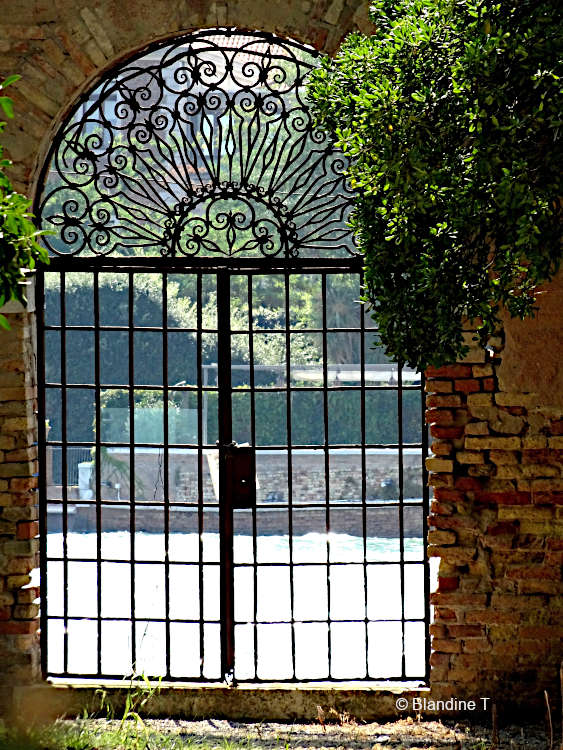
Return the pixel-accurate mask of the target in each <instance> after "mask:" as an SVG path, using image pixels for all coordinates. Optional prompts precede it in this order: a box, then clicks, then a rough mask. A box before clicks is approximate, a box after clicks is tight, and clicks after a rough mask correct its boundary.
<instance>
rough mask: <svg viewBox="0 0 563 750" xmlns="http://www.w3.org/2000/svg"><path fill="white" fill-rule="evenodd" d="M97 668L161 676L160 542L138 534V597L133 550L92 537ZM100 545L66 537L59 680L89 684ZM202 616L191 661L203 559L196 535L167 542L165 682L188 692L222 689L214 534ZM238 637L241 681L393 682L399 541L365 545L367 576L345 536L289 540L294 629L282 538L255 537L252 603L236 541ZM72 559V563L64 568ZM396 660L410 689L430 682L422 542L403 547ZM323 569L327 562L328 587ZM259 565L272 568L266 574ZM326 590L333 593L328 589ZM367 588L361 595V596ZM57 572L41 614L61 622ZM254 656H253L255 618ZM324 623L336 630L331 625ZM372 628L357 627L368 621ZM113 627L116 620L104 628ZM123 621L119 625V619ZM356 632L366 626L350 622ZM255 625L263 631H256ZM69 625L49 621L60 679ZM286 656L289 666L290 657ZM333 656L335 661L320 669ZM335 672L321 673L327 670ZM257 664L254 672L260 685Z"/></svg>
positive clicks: (51, 548)
mask: <svg viewBox="0 0 563 750" xmlns="http://www.w3.org/2000/svg"><path fill="white" fill-rule="evenodd" d="M100 541H101V557H102V559H103V560H104V562H102V563H101V575H100V579H101V590H100V596H99V599H100V610H101V616H102V618H105V619H104V620H103V621H102V626H101V667H102V673H104V674H106V675H112V676H121V675H127V674H130V673H131V671H132V669H133V662H134V661H135V664H134V667H135V670H136V672H137V673H145V674H147V675H151V676H158V675H163V674H165V673H166V645H165V644H166V629H165V624H164V622H151V619H158V618H163V619H164V618H165V616H166V587H165V566H164V563H163V562H162V561H163V560H164V553H165V547H164V544H165V538H164V535H163V534H151V533H145V532H139V533H136V534H135V535H134V539H133V545H134V557H135V560H136V562H135V565H134V574H135V584H134V591H133V596H132V595H131V594H132V589H131V564H130V562H129V560H130V559H131V545H132V540H131V537H130V535H129V533H128V532H125V531H120V532H104V533H102V534H101V535H100ZM96 548H97V535H96V534H95V533H69V534H68V535H67V556H68V558H69V561H68V579H67V591H68V617H69V620H68V630H67V637H68V671H69V672H70V673H74V674H83V675H84V676H86V677H87V676H88V675H92V674H94V673H95V672H96V671H97V646H98V626H97V622H96V620H95V619H94V620H92V619H88V618H96V617H97V615H98V566H97V562H96ZM201 551H202V560H203V567H202V574H203V587H202V597H201V600H202V603H203V619H204V621H205V624H204V628H203V654H201V653H200V626H199V624H198V622H195V623H193V622H179V620H184V621H185V620H199V617H200V592H199V575H200V570H199V554H200V538H199V535H197V534H194V533H187V534H170V537H169V560H170V565H169V584H170V585H169V590H170V594H169V597H170V598H169V615H170V618H171V619H172V620H178V622H171V624H170V671H171V675H172V677H175V678H179V679H186V680H189V679H191V678H195V677H198V676H199V675H200V665H202V669H203V676H204V677H205V678H208V679H210V680H215V679H219V678H220V640H219V637H220V631H219V624H218V621H219V616H220V599H219V566H218V561H219V535H218V534H213V533H207V534H205V533H204V534H203V535H202V537H201ZM47 553H48V556H49V557H50V558H53V557H62V554H63V535H62V534H61V533H50V534H48V536H47ZM234 557H235V565H236V566H237V567H236V568H235V620H236V621H237V622H238V623H239V624H237V625H236V626H235V638H236V643H235V646H236V665H235V677H236V678H237V679H241V680H244V679H248V680H252V679H253V678H254V677H255V674H257V676H258V678H259V679H265V680H282V679H290V678H291V677H292V676H293V666H295V676H296V678H297V679H302V680H322V679H323V678H326V677H328V676H329V673H330V676H331V677H333V678H336V679H342V680H346V679H352V678H358V677H362V678H366V679H384V678H394V677H400V674H401V662H402V651H403V637H402V627H401V622H400V620H401V613H402V606H401V575H400V565H399V562H400V547H399V540H398V539H395V538H391V539H390V538H378V537H371V538H368V539H367V544H366V551H365V559H366V561H367V566H366V568H365V573H364V564H363V561H364V545H363V540H362V539H361V538H358V537H354V536H350V535H347V534H329V535H326V534H321V533H309V534H305V535H302V536H295V537H294V538H293V547H292V562H293V563H294V564H296V565H295V566H294V567H293V587H294V591H293V596H294V599H293V614H294V620H295V624H294V626H293V633H292V626H291V624H289V621H290V620H291V592H290V577H289V576H290V567H289V562H290V549H289V537H288V536H287V535H277V536H259V537H258V538H257V540H256V562H257V572H256V590H257V597H256V604H255V587H254V566H253V564H252V563H253V562H254V549H253V540H252V537H251V536H242V535H241V536H235V537H234ZM73 558H80V561H76V560H73ZM404 559H405V562H406V563H407V564H406V565H405V573H404V615H405V618H406V619H408V620H413V621H412V622H407V623H405V632H404V649H405V664H406V675H407V678H408V679H417V678H422V677H423V675H424V672H425V664H424V661H425V648H424V643H425V639H424V635H425V626H424V622H423V618H424V566H423V541H422V539H420V538H407V539H405V541H404ZM327 560H328V561H329V563H330V564H329V565H328V571H329V574H328V576H327ZM265 563H268V565H265ZM327 578H328V585H327ZM366 584H367V585H366ZM63 597H64V568H63V562H62V561H57V560H50V561H49V563H48V605H47V606H48V608H47V611H48V615H49V616H51V617H56V616H60V615H63V614H64V598H63ZM133 606H134V613H135V618H136V623H135V633H136V650H137V653H136V660H134V658H133V655H132V651H131V650H132V626H131V623H130V622H129V621H128V620H129V618H130V616H131V613H132V607H133ZM255 607H256V614H257V619H258V623H259V624H258V626H257V628H256V639H257V653H256V657H255V648H254V638H255V633H254V630H255V626H254V625H253V624H252V621H253V620H254V610H255ZM329 611H330V618H331V624H330V628H329V627H328V626H327V623H326V620H327V618H328V615H329ZM366 617H367V619H368V622H367V624H366V622H365V618H366ZM112 618H116V619H112ZM119 618H122V619H119ZM351 620H361V622H351ZM261 623H262V624H261ZM63 634H64V620H63V619H52V620H49V626H48V669H49V672H50V673H51V674H56V673H57V672H62V671H63V668H64V657H63V653H64V649H63V642H64V635H63ZM292 638H293V639H294V644H295V664H293V658H292ZM329 652H330V660H329ZM329 661H330V663H329ZM255 662H256V668H257V671H256V673H255Z"/></svg>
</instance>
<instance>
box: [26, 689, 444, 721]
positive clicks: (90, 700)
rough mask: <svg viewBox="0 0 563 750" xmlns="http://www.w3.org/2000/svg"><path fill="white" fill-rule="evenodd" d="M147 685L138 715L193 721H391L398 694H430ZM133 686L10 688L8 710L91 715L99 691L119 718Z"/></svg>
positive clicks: (42, 716)
mask: <svg viewBox="0 0 563 750" xmlns="http://www.w3.org/2000/svg"><path fill="white" fill-rule="evenodd" d="M150 684H151V686H154V687H155V688H156V687H157V686H159V689H158V691H155V694H154V695H153V696H152V697H151V698H150V700H149V701H148V702H147V704H146V706H145V707H144V709H143V715H144V716H147V717H151V718H182V719H195V720H198V719H206V718H210V717H213V718H224V719H231V720H233V721H280V722H293V721H302V722H308V721H318V717H319V707H320V709H321V715H322V716H324V717H325V718H326V720H327V721H338V719H339V717H343V716H349V717H353V718H354V719H356V720H357V721H361V722H367V721H376V720H380V719H396V718H399V717H401V716H403V717H404V716H405V715H406V714H407V713H410V712H405V711H400V710H398V709H397V706H396V701H397V699H398V698H399V697H406V698H412V697H415V696H422V695H424V696H427V697H428V696H429V695H430V689H429V688H428V687H420V686H418V685H417V683H412V682H411V683H396V682H395V683H386V682H371V681H370V682H358V683H353V684H352V683H350V682H338V683H329V682H318V683H290V684H287V683H275V682H271V683H244V684H240V685H237V686H236V687H230V686H227V685H225V684H224V683H180V682H161V683H160V685H159V683H158V682H152V683H150ZM141 687H142V683H141ZM135 689H136V685H135V684H133V687H131V682H130V681H129V680H111V681H110V680H95V679H80V680H73V681H72V682H70V681H68V680H65V681H63V680H52V681H49V682H44V683H41V684H38V685H28V686H21V687H15V688H13V708H14V711H15V713H16V715H17V714H20V715H25V714H27V715H30V713H31V715H33V716H36V717H37V720H39V721H50V720H53V719H55V718H57V717H66V718H70V717H75V716H81V715H84V712H86V713H87V714H89V715H93V714H96V713H99V712H100V702H101V696H102V693H103V695H104V698H105V700H106V701H107V699H109V700H111V704H112V706H113V709H114V712H115V716H117V717H120V716H121V715H122V713H123V709H124V706H125V699H126V696H127V693H128V691H130V690H133V691H135ZM409 703H410V701H409ZM102 715H105V712H102Z"/></svg>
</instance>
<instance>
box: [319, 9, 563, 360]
mask: <svg viewBox="0 0 563 750" xmlns="http://www.w3.org/2000/svg"><path fill="white" fill-rule="evenodd" d="M371 17H372V20H373V22H374V24H375V25H376V31H375V33H374V35H373V36H371V37H366V36H363V35H360V34H352V35H350V36H349V37H347V39H346V40H345V41H344V43H343V44H342V47H341V49H340V50H339V52H338V53H337V55H336V57H335V58H334V59H325V60H324V62H323V65H322V67H321V68H320V69H318V70H316V71H314V72H313V73H312V76H311V82H310V86H309V97H310V100H311V102H312V106H313V110H314V113H315V116H316V118H317V122H318V124H320V125H321V126H322V127H324V128H326V129H328V130H329V131H331V132H332V133H333V134H335V136H336V139H337V145H338V146H339V147H340V148H341V149H342V150H343V151H344V152H345V153H346V154H348V155H349V156H351V157H352V159H353V165H352V167H351V168H350V170H349V177H350V180H351V182H352V185H353V186H354V187H355V188H356V190H357V197H356V204H355V212H354V215H353V220H352V221H353V229H354V231H355V233H356V235H357V239H358V241H359V246H360V249H361V250H362V252H363V253H364V254H365V263H366V288H365V301H366V302H368V303H369V305H370V306H371V307H372V308H373V316H374V318H375V319H376V321H377V322H378V325H379V329H380V335H381V340H382V342H383V344H384V345H385V347H386V350H387V353H388V354H390V355H392V356H394V357H397V358H399V359H400V360H403V361H406V362H408V363H409V364H410V365H412V366H413V367H417V368H418V369H423V368H425V367H426V366H428V365H429V364H434V365H439V364H442V363H445V362H448V361H453V360H454V359H456V358H457V357H458V356H460V355H462V354H463V353H464V352H465V351H466V347H464V345H463V339H462V331H461V321H462V318H463V316H467V317H468V318H470V319H474V320H479V319H481V321H482V323H480V329H479V333H480V337H481V340H482V341H485V340H486V338H487V336H488V335H490V334H491V332H492V331H493V330H494V329H495V327H496V326H497V325H498V312H499V308H500V306H501V305H504V306H505V307H506V308H507V309H508V311H509V312H510V314H511V315H513V316H519V317H525V316H527V315H530V314H533V310H534V304H535V292H536V288H537V285H538V284H539V283H540V282H542V281H544V280H548V279H550V278H551V277H552V276H553V275H554V274H555V272H556V271H557V269H558V267H559V264H560V259H561V244H560V218H561V208H562V203H561V196H562V190H561V178H560V170H561V161H562V160H561V136H562V133H561V111H562V97H561V79H560V76H561V46H562V39H563V34H562V22H561V9H560V6H559V4H558V3H556V2H555V0H520V1H519V2H518V3H516V2H498V3H494V2H489V1H488V0H375V2H373V4H372V5H371Z"/></svg>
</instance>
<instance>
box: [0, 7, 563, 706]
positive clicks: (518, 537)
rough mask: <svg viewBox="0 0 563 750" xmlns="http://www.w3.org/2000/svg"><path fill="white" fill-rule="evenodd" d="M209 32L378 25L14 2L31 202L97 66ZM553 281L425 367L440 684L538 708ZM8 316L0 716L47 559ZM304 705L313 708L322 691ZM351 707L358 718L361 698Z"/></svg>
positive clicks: (561, 448) (550, 597) (28, 655)
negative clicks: (456, 352) (447, 358)
mask: <svg viewBox="0 0 563 750" xmlns="http://www.w3.org/2000/svg"><path fill="white" fill-rule="evenodd" d="M214 26H238V27H240V28H248V29H263V30H267V31H271V32H275V33H277V34H279V35H281V36H289V37H292V38H295V39H298V40H300V41H302V42H305V43H310V44H312V45H314V46H315V47H317V48H318V49H320V50H323V51H325V52H328V53H330V52H332V51H334V50H335V49H336V48H337V46H338V43H339V42H340V40H341V38H342V37H343V36H344V35H345V33H347V32H348V31H350V30H352V29H354V28H360V29H362V30H366V31H369V29H370V26H369V22H368V19H367V3H366V2H364V1H363V0H232V1H229V2H219V1H218V0H134V2H132V3H128V4H125V2H123V0H119V1H118V0H98V1H97V2H93V3H90V4H89V5H84V6H77V5H76V4H75V3H74V2H71V0H20V1H19V2H17V3H12V4H5V7H3V9H2V15H1V18H0V77H4V76H6V75H8V74H11V73H20V74H22V76H23V77H22V80H21V81H19V82H18V83H17V84H16V85H15V86H13V87H12V89H11V95H12V96H13V98H14V101H15V105H16V112H17V117H16V120H15V121H13V122H10V124H9V127H8V129H7V131H6V134H5V136H4V138H3V142H4V143H5V145H6V147H7V151H8V153H9V155H10V156H11V158H12V159H13V161H14V166H13V168H12V169H11V176H12V179H13V180H14V182H15V184H16V187H17V188H18V189H19V190H21V191H22V192H25V193H27V194H28V195H29V196H30V197H33V194H34V191H35V189H36V187H37V185H36V181H37V179H38V173H39V170H40V167H41V165H42V163H43V160H44V158H45V154H46V152H47V149H48V146H49V143H50V141H51V139H52V137H53V134H54V133H55V132H56V129H57V127H58V125H59V124H60V122H61V121H62V120H63V119H64V116H65V113H66V112H67V111H68V109H69V108H70V106H71V105H72V103H73V102H74V101H75V99H76V97H77V96H78V95H79V94H80V92H81V91H83V90H84V89H85V88H87V87H88V86H90V85H91V84H92V82H93V81H95V80H96V78H97V77H98V76H99V75H100V74H101V73H102V72H104V71H106V70H107V69H109V68H111V67H112V66H113V65H114V64H115V63H116V62H118V61H119V60H120V59H123V58H124V57H127V56H128V55H129V54H131V53H132V52H134V51H136V50H139V49H141V48H143V47H144V46H145V45H147V44H149V43H151V42H153V41H155V40H158V39H162V38H166V37H171V36H174V35H177V34H180V33H182V32H189V31H191V30H194V29H199V28H206V27H214ZM560 286H561V285H560V284H559V285H557V284H555V285H552V287H548V289H547V293H546V295H545V300H546V301H545V302H544V303H543V305H542V309H543V310H544V312H543V313H542V312H540V315H539V316H538V318H537V319H536V321H535V322H534V323H526V324H521V323H514V322H511V323H507V327H506V345H505V347H504V349H503V348H502V346H503V342H502V340H501V339H499V340H498V341H493V342H491V343H492V348H491V352H490V353H489V354H486V353H485V352H484V351H483V350H480V349H477V348H474V349H473V350H472V353H471V355H470V357H469V358H468V359H467V360H466V361H465V362H464V363H462V364H461V365H460V366H454V367H451V368H444V369H443V370H441V371H437V372H430V373H429V380H428V384H427V390H428V391H429V399H428V406H429V413H428V421H429V423H430V425H431V433H432V436H433V439H434V443H433V451H434V454H435V457H434V458H431V459H430V462H429V469H430V472H431V476H430V484H431V485H432V486H433V487H434V492H435V499H434V502H433V507H432V515H431V526H432V528H433V530H432V531H431V532H430V539H429V541H430V545H431V546H430V553H431V555H433V556H437V557H440V558H441V563H440V573H439V590H438V592H436V594H434V604H435V605H436V619H435V623H434V624H433V626H432V634H433V637H434V644H433V648H434V652H433V654H432V659H431V664H432V673H431V687H432V691H433V695H436V696H448V695H455V696H458V697H463V696H465V697H469V698H478V697H479V696H489V697H492V698H495V697H497V699H498V700H499V702H502V701H504V702H505V703H506V705H508V706H512V707H514V706H521V707H522V708H526V707H529V706H530V705H532V704H534V703H535V705H538V704H539V703H540V702H541V700H543V697H542V691H543V689H544V688H547V689H549V691H550V694H551V696H552V700H553V701H554V702H555V701H556V699H557V696H558V665H559V662H560V660H561V657H562V651H561V640H562V636H563V628H562V626H561V612H562V607H563V596H562V594H563V592H562V587H561V565H562V562H563V514H562V502H563V500H562V498H563V437H562V433H563V407H562V404H563V395H562V393H561V383H562V382H563V381H562V373H563V364H562V363H561V357H560V356H557V352H561V351H563V334H562V329H563V327H562V326H561V318H562V311H561V305H560V297H561V295H560V291H559V290H560ZM6 312H8V315H9V318H10V320H11V322H12V330H11V331H10V332H4V331H0V672H1V673H2V677H1V678H0V712H1V711H2V703H3V702H4V704H5V706H6V705H7V703H8V702H9V700H10V699H11V691H10V690H9V688H13V687H14V686H17V685H22V684H25V683H28V684H29V683H33V682H34V681H37V680H38V679H39V670H38V664H39V659H38V657H39V646H38V639H37V627H38V624H37V620H36V614H37V605H36V604H34V603H33V600H34V596H35V594H36V593H37V592H36V591H35V590H34V589H33V588H30V587H29V579H28V575H27V574H28V573H29V570H30V568H31V567H33V566H34V565H35V562H36V554H37V549H36V548H37V540H34V539H33V538H32V537H33V536H34V535H35V533H36V526H35V521H36V519H37V507H36V492H35V486H36V482H37V478H36V463H35V459H36V440H37V430H36V420H35V416H34V410H35V406H36V405H35V396H36V393H35V372H34V340H33V337H34V310H33V306H32V305H31V306H30V307H29V308H28V309H27V310H23V309H20V308H17V309H16V308H15V307H14V308H13V309H10V310H8V311H6ZM468 337H469V338H471V334H470V333H469V332H468ZM545 359H547V361H548V365H549V366H548V367H544V366H543V360H545ZM342 695H344V693H342ZM218 700H219V701H220V700H222V698H221V696H219V697H218ZM311 700H312V701H313V703H311ZM311 700H310V701H309V703H310V704H311V705H313V704H315V705H316V702H319V700H321V699H320V698H319V697H315V698H314V699H313V698H312V699H311ZM331 700H332V699H331ZM370 700H371V699H370ZM299 701H301V699H299V700H298V701H297V703H299ZM327 701H328V699H327ZM290 702H291V701H290ZM297 703H295V701H294V703H293V704H292V705H294V706H295V705H297ZM364 704H365V702H364ZM364 704H362V705H364ZM393 704H394V701H391V702H390V701H389V700H388V701H387V702H386V703H385V704H383V703H382V704H379V705H380V713H381V712H382V713H384V714H385V713H386V714H389V712H392V711H393V708H392V706H393ZM554 704H555V703H554ZM247 705H248V704H247ZM279 705H280V706H281V704H279ZM299 705H301V706H302V708H297V709H295V708H294V709H291V708H290V709H287V710H288V711H289V714H290V715H293V714H292V713H291V711H293V712H294V713H295V711H298V712H299V711H301V713H304V712H305V713H306V710H308V709H306V708H303V706H305V705H306V701H305V700H304V699H303V700H302V701H301V703H300V704H299ZM307 705H309V704H307ZM335 705H336V704H335ZM346 705H347V710H349V711H350V712H351V713H354V709H353V705H355V704H353V703H347V704H346ZM357 705H360V704H357ZM377 705H378V704H376V703H373V705H372V704H371V703H370V706H371V707H370V708H365V716H366V717H367V716H368V715H370V711H371V715H377V713H378V708H377ZM5 706H4V708H5ZM313 708H314V705H313ZM60 710H61V711H62V710H64V707H63V705H62V704H61V705H60ZM194 710H195V709H194ZM257 710H258V709H257ZM260 710H265V709H260ZM163 711H165V712H166V708H163ZM271 712H273V713H275V709H274V708H272V709H271ZM236 714H237V709H236V708H233V716H234V715H236ZM279 714H280V715H282V714H283V710H282V709H281V708H280V709H279ZM243 715H244V711H243ZM247 715H248V710H247ZM256 718H263V716H262V715H260V716H257V717H256Z"/></svg>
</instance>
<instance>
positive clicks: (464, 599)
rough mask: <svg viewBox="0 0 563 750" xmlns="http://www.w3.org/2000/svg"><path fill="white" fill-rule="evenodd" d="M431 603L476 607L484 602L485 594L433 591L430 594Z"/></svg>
mask: <svg viewBox="0 0 563 750" xmlns="http://www.w3.org/2000/svg"><path fill="white" fill-rule="evenodd" d="M430 602H431V604H438V605H440V604H445V605H446V606H450V607H452V606H454V605H460V606H462V607H478V606H479V605H483V604H486V602H487V595H486V594H464V593H462V592H456V593H449V592H448V593H444V594H441V593H438V592H434V593H433V594H430Z"/></svg>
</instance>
